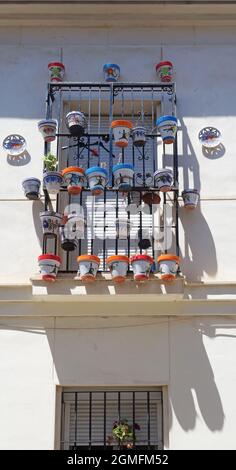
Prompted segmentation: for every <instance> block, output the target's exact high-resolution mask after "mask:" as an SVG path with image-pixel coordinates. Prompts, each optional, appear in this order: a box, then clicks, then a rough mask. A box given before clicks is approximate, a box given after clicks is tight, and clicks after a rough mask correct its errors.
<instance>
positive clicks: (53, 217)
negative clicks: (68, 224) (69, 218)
mask: <svg viewBox="0 0 236 470" xmlns="http://www.w3.org/2000/svg"><path fill="white" fill-rule="evenodd" d="M40 219H41V223H42V229H43V233H44V234H47V235H57V234H58V228H59V226H60V224H61V221H62V214H59V213H58V212H54V211H44V212H40Z"/></svg>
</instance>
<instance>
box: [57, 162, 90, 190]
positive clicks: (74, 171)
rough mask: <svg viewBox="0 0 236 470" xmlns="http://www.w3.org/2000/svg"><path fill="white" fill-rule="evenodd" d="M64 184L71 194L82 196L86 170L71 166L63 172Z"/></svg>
mask: <svg viewBox="0 0 236 470" xmlns="http://www.w3.org/2000/svg"><path fill="white" fill-rule="evenodd" d="M62 176H63V180H64V183H65V184H66V186H67V191H68V193H69V194H80V192H81V190H82V187H83V186H84V183H85V177H84V170H83V168H80V167H78V166H69V167H68V168H65V169H64V170H63V171H62Z"/></svg>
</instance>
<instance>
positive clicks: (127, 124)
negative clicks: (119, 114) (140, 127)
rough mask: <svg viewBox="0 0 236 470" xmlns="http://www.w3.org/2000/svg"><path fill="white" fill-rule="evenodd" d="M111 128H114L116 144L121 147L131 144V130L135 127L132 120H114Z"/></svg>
mask: <svg viewBox="0 0 236 470" xmlns="http://www.w3.org/2000/svg"><path fill="white" fill-rule="evenodd" d="M111 128H112V129H113V135H114V140H115V145H116V146H117V147H121V148H125V147H127V146H128V144H129V136H130V132H131V129H132V128H133V124H132V122H131V121H125V120H119V121H112V123H111Z"/></svg>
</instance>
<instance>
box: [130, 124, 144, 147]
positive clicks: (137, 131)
mask: <svg viewBox="0 0 236 470" xmlns="http://www.w3.org/2000/svg"><path fill="white" fill-rule="evenodd" d="M146 134H147V130H146V129H145V127H143V126H137V127H134V128H133V129H132V132H131V135H132V138H133V144H134V146H135V147H144V145H145V144H146Z"/></svg>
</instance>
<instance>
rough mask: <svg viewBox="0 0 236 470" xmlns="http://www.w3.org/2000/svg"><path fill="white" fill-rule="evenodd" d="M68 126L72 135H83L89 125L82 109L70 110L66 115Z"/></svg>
mask: <svg viewBox="0 0 236 470" xmlns="http://www.w3.org/2000/svg"><path fill="white" fill-rule="evenodd" d="M66 126H67V128H68V129H69V131H70V133H71V135H73V136H74V137H81V136H82V135H83V134H84V132H85V130H86V127H87V119H86V117H85V115H84V113H82V112H81V111H70V112H69V113H68V114H67V115H66Z"/></svg>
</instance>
